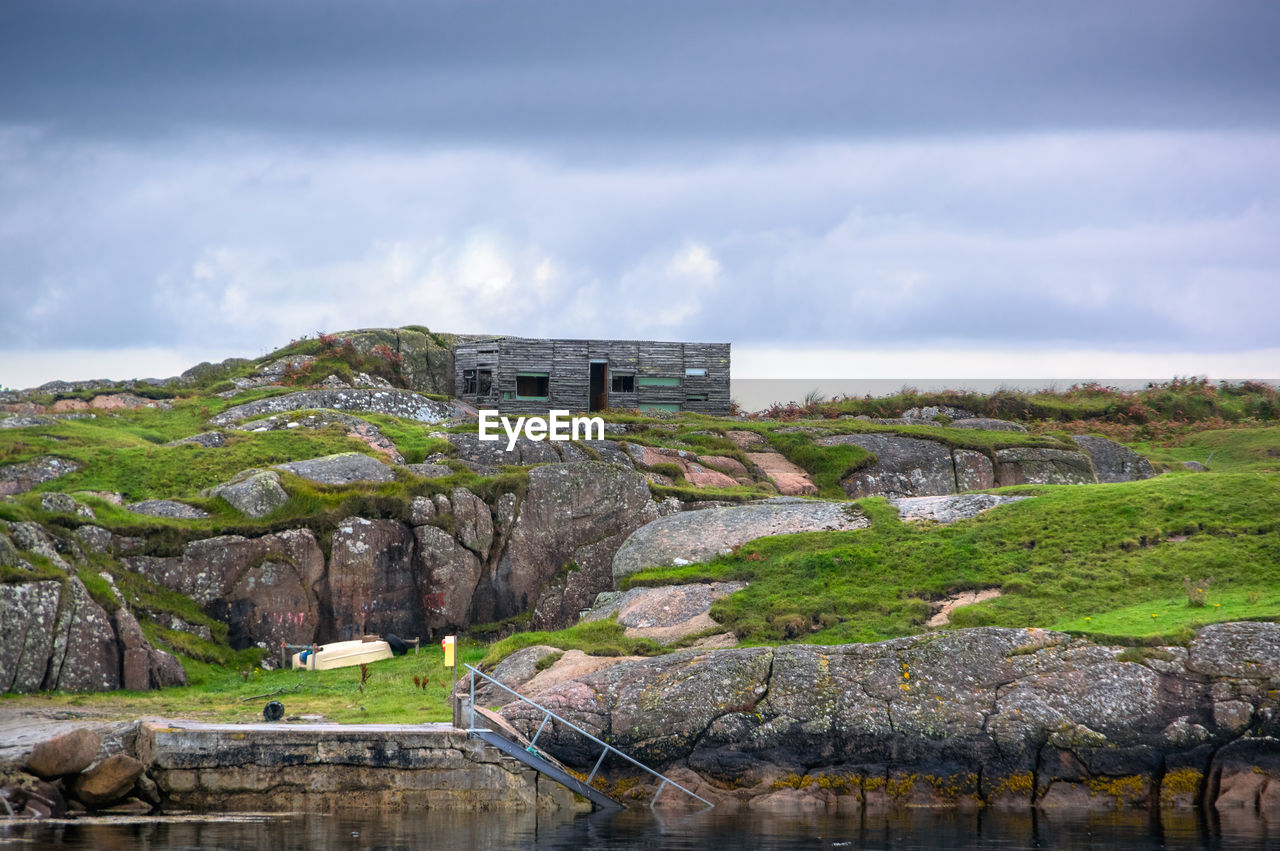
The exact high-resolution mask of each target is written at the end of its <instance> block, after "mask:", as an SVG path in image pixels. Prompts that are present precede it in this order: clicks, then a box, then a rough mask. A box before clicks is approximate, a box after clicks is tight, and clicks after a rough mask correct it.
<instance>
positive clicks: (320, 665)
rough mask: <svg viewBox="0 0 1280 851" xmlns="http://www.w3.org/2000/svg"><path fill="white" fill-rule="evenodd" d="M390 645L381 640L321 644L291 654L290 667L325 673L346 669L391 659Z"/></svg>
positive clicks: (356, 640)
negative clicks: (314, 647) (312, 648)
mask: <svg viewBox="0 0 1280 851" xmlns="http://www.w3.org/2000/svg"><path fill="white" fill-rule="evenodd" d="M391 655H392V654H391V645H390V644H388V643H387V642H385V641H383V640H381V639H375V640H372V641H368V640H362V639H359V638H357V639H355V640H354V641H335V642H333V643H332V644H321V645H320V646H319V647H318V648H316V649H315V650H314V651H313V650H310V649H308V650H303V651H301V652H299V653H294V654H293V661H292V667H294V668H303V669H305V670H308V671H327V670H329V669H330V668H347V667H350V666H352V665H363V664H365V663H367V662H377V661H379V660H381V659H390V658H391Z"/></svg>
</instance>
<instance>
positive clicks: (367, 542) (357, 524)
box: [320, 517, 425, 641]
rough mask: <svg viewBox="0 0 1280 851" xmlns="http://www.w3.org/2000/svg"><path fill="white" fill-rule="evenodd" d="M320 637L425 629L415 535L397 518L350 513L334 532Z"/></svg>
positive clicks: (342, 637)
mask: <svg viewBox="0 0 1280 851" xmlns="http://www.w3.org/2000/svg"><path fill="white" fill-rule="evenodd" d="M330 552H331V555H330V558H329V582H328V598H327V600H325V601H324V602H326V603H327V609H328V611H329V612H330V613H331V615H330V617H329V618H326V619H324V620H323V621H322V623H321V634H320V639H321V640H323V641H331V640H346V639H352V638H359V637H360V636H361V635H363V634H367V633H373V634H380V635H381V634H385V633H388V632H391V633H395V634H396V635H403V636H419V635H422V634H423V633H424V631H425V624H424V623H423V611H422V602H421V599H420V598H419V590H418V582H417V580H416V574H415V570H414V538H413V535H412V533H411V532H410V531H409V528H408V527H407V526H405V525H404V524H403V523H400V522H398V521H395V520H369V519H367V518H364V517H348V518H346V519H345V520H343V521H342V522H341V523H339V524H338V528H337V529H335V530H334V532H333V538H332V544H331V547H330Z"/></svg>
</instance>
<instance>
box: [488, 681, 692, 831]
mask: <svg viewBox="0 0 1280 851" xmlns="http://www.w3.org/2000/svg"><path fill="white" fill-rule="evenodd" d="M465 667H466V669H467V670H468V671H470V672H471V680H470V689H471V694H470V702H469V704H468V715H469V721H468V727H467V734H468V735H470V736H474V737H475V738H478V739H482V740H483V741H485V742H488V743H489V744H491V745H493V746H494V747H496V748H498V749H499V750H501V751H502V752H503V753H505V754H507V755H508V756H512V757H515V758H516V759H518V760H520V761H521V762H523V763H524V764H525V765H527V766H529V767H530V768H532V769H534V770H536V771H539V772H541V773H543V774H545V775H547V776H548V777H550V778H551V779H552V780H555V781H557V782H559V783H560V784H562V785H564V786H565V787H567V788H568V789H570V790H572V791H574V792H577V793H578V794H579V795H582V796H583V797H585V798H586V799H587V800H589V801H591V803H592V804H594V805H596V806H597V807H602V808H604V809H621V808H622V807H623V805H622V804H621V803H620V802H618V801H616V800H614V799H613V798H610V797H609V796H608V795H606V794H604V793H603V792H601V791H600V790H598V789H596V788H595V787H594V786H592V785H591V781H592V780H594V779H595V776H596V772H598V771H599V770H600V766H601V764H602V763H603V762H604V758H605V757H606V756H608V755H609V754H610V753H612V754H616V755H617V756H620V757H622V758H623V759H625V760H626V761H627V762H629V763H631V764H632V765H634V766H636V767H637V768H641V769H643V770H644V771H646V772H648V773H649V774H652V775H653V776H654V777H656V778H658V779H659V780H661V781H662V784H661V785H660V786H659V787H658V791H657V793H656V794H655V795H654V796H653V800H652V801H650V802H649V806H650V807H652V806H653V805H654V804H656V803H657V801H658V798H659V796H661V795H662V792H663V790H664V789H666V788H667V786H669V785H670V786H674V787H676V788H677V789H679V790H680V791H681V792H684V793H685V794H686V795H689V796H690V797H692V798H695V799H696V800H698V801H701V802H702V803H704V804H706V805H707V809H710V808H711V807H713V806H715V805H714V804H712V803H711V802H710V801H708V800H707V799H706V798H703V797H702V796H700V795H697V794H695V793H694V792H690V791H689V790H688V789H686V788H684V787H683V786H681V785H680V784H679V783H677V782H675V781H674V780H672V779H670V778H668V777H664V776H663V775H661V774H659V773H658V772H656V771H654V770H653V769H652V768H650V767H649V766H647V765H645V764H644V763H642V762H639V761H638V760H635V759H632V758H631V757H629V756H627V755H626V754H624V753H623V752H622V751H620V750H618V749H617V748H615V747H614V746H613V745H610V744H608V743H607V742H603V741H601V740H600V739H597V738H596V737H595V736H593V735H591V734H590V733H588V732H587V731H586V730H584V729H582V728H581V727H579V726H578V725H577V724H574V723H573V722H572V721H567V720H565V719H564V718H561V717H560V716H559V715H556V714H555V713H554V712H552V711H551V710H550V709H547V708H546V707H545V706H542V705H540V704H538V703H535V702H534V701H532V700H530V699H529V698H527V697H525V696H524V695H522V694H520V692H518V691H516V690H515V689H511V688H508V687H507V686H505V685H503V684H502V683H500V682H498V681H497V680H495V679H494V678H493V677H491V676H489V675H488V674H486V673H484V672H483V671H480V670H477V669H476V668H474V667H472V666H471V665H466V666H465ZM476 677H482V678H483V679H485V680H487V681H488V682H490V683H493V684H494V685H495V686H497V687H498V688H500V689H502V690H503V691H505V692H507V693H508V694H510V695H512V696H513V697H515V698H516V700H518V701H520V702H521V703H527V704H528V705H530V706H532V707H533V708H534V709H537V710H538V711H539V712H542V713H543V716H542V724H541V725H540V726H539V727H538V732H537V733H535V734H534V736H533V739H532V740H530V741H529V742H528V744H527V745H524V744H523V737H522V736H520V734H519V733H517V732H516V731H514V730H512V731H511V733H513V734H514V738H518V739H519V740H520V741H515V740H513V737H512V736H510V735H503V734H502V733H501V732H498V731H496V730H491V729H489V728H487V727H480V726H477V724H476V721H477V715H480V716H481V717H483V716H491V717H492V716H493V713H490V712H488V711H487V710H483V709H481V710H477V709H476ZM552 719H555V720H556V721H558V722H559V723H560V724H563V725H564V726H566V727H568V728H569V729H571V730H573V731H574V732H576V733H578V734H580V735H582V736H584V737H586V738H587V739H589V740H590V741H592V742H595V743H596V744H597V745H600V747H601V751H600V758H599V759H597V760H596V764H595V767H594V768H592V769H591V774H590V775H589V776H588V777H587V779H586V781H585V782H584V781H582V780H579V779H578V778H577V777H574V776H573V775H572V774H570V773H569V772H568V771H567V770H566V769H565V768H563V767H562V766H560V765H559V763H558V762H556V761H554V760H553V759H552V758H550V757H549V756H544V755H542V754H540V753H539V752H538V748H537V745H538V737H539V736H541V735H542V731H543V730H545V729H546V728H547V724H548V723H550V722H551V720H552ZM494 720H498V721H502V722H503V723H504V724H505V720H504V719H501V718H497V717H495V719H494Z"/></svg>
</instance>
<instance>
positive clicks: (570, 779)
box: [467, 729, 622, 810]
mask: <svg viewBox="0 0 1280 851" xmlns="http://www.w3.org/2000/svg"><path fill="white" fill-rule="evenodd" d="M467 732H468V733H470V734H471V735H473V736H475V737H476V738H478V739H483V740H484V741H486V742H488V743H489V744H491V745H493V746H494V747H495V748H497V749H498V750H500V751H502V752H503V753H505V754H506V755H507V756H513V757H515V758H516V759H518V760H520V761H521V762H523V763H524V764H525V765H527V766H529V767H530V768H532V769H533V770H534V771H539V772H541V773H543V774H545V775H547V776H548V777H550V778H551V779H552V780H554V781H556V782H557V783H559V784H560V785H562V786H566V787H568V788H569V789H570V790H571V791H573V792H577V793H578V794H579V795H581V796H582V797H584V798H586V799H587V800H588V801H590V802H591V803H593V804H595V805H596V806H597V807H599V808H601V809H605V810H620V809H622V804H621V803H619V802H618V801H615V800H614V799H613V798H610V797H609V796H608V795H606V794H605V793H603V792H601V791H600V790H599V789H597V788H595V787H594V786H588V785H587V784H586V783H583V782H582V781H581V780H579V779H578V778H576V777H574V776H573V775H572V774H570V773H569V772H567V771H565V770H563V769H561V768H559V767H558V766H556V765H553V764H552V763H550V762H548V761H547V760H545V759H543V758H542V757H541V756H540V755H538V754H535V753H530V752H529V751H527V750H525V749H524V748H522V747H520V746H519V745H518V744H516V743H515V742H513V741H511V740H510V739H508V738H507V737H506V736H504V735H502V734H501V733H495V732H493V731H492V730H482V729H476V730H468V731H467Z"/></svg>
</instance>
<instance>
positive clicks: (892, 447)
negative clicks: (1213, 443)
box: [817, 426, 1152, 498]
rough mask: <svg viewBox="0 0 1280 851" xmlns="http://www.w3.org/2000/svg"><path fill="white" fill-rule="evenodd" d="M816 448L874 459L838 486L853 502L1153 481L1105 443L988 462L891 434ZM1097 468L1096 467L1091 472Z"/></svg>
mask: <svg viewBox="0 0 1280 851" xmlns="http://www.w3.org/2000/svg"><path fill="white" fill-rule="evenodd" d="M984 427H985V426H984ZM817 442H818V443H819V444H821V445H823V446H838V445H841V444H850V445H854V446H860V447H862V448H863V449H866V450H868V451H870V452H874V453H875V456H876V460H875V461H874V462H873V463H871V464H868V465H866V466H863V467H861V468H859V469H857V470H855V471H854V472H853V473H852V474H850V475H849V476H847V477H846V478H845V479H844V480H843V481H842V482H841V483H840V485H841V487H842V488H843V489H844V491H845V493H847V494H848V495H849V496H851V497H854V498H859V497H864V496H877V495H879V496H887V497H890V498H900V497H917V496H944V495H946V494H952V493H959V492H963V491H969V490H984V489H986V488H992V487H1005V486H1007V485H1022V484H1036V485H1072V484H1090V483H1094V482H1099V481H1103V482H1123V481H1133V480H1135V479H1144V478H1149V477H1150V476H1151V475H1152V470H1151V464H1150V462H1148V461H1147V460H1146V459H1145V458H1143V457H1142V456H1140V455H1138V454H1137V453H1136V452H1134V451H1133V450H1131V449H1129V448H1127V447H1125V446H1122V445H1121V444H1119V443H1116V442H1114V441H1112V440H1108V439H1107V438H1105V437H1093V436H1090V437H1080V438H1076V443H1077V444H1078V445H1079V446H1080V449H1075V450H1073V449H1054V448H1049V447H1035V446H1019V447H1011V448H1007V449H999V450H996V451H995V452H994V455H993V456H988V455H987V454H986V453H984V452H979V451H977V450H973V449H954V450H953V449H950V448H948V447H947V446H946V445H944V444H942V443H938V442H936V441H932V440H924V439H921V438H916V437H903V436H900V435H896V434H892V433H876V434H837V435H830V436H828V437H823V438H819V439H818V441H817ZM993 462H994V463H993ZM1097 465H1101V467H1100V468H1099V469H1098V470H1097V471H1096V472H1095V467H1096V466H1097Z"/></svg>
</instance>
